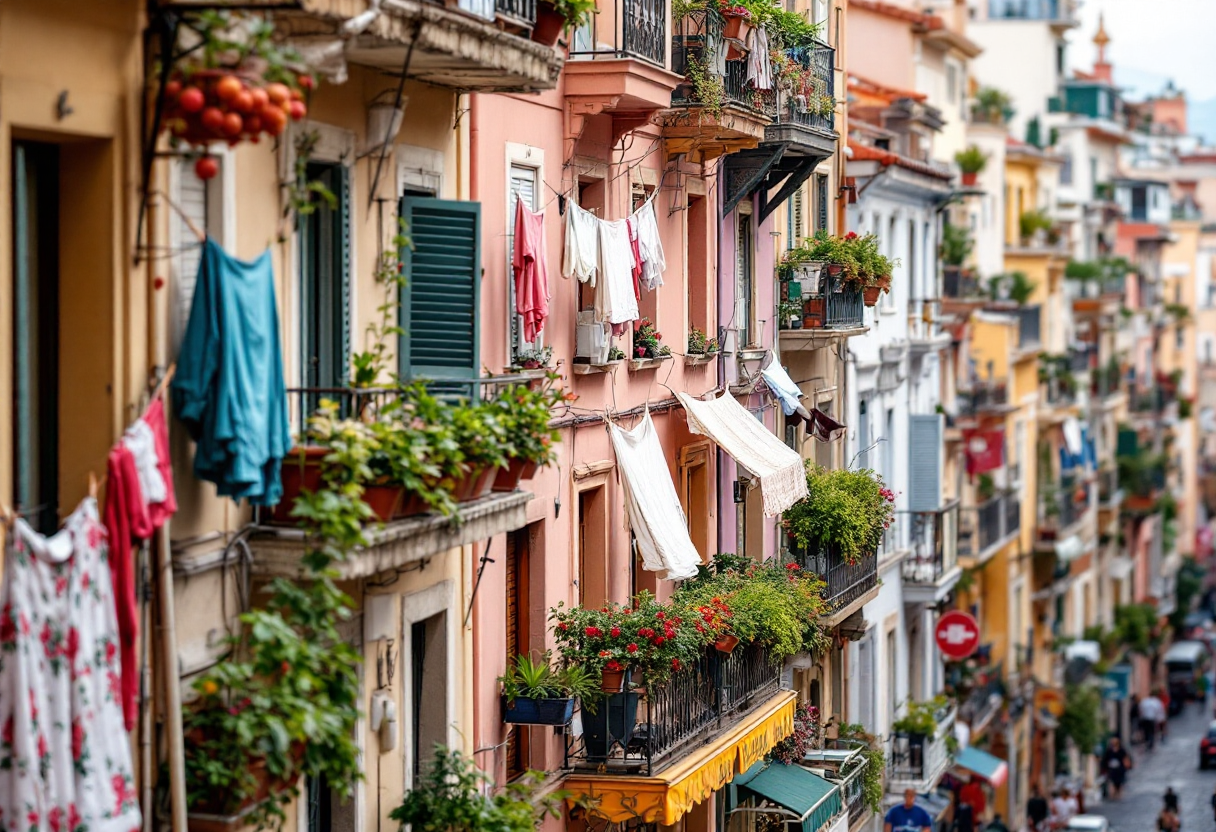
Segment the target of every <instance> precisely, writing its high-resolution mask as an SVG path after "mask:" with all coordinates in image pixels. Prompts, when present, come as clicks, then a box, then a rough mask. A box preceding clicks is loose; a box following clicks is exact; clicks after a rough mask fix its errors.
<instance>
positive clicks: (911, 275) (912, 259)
mask: <svg viewBox="0 0 1216 832" xmlns="http://www.w3.org/2000/svg"><path fill="white" fill-rule="evenodd" d="M907 263H908V293H909V294H910V295H911V296H912V297H916V296H917V295H918V292H917V286H918V281H919V280H920V264H919V263H917V262H916V220H908V259H907ZM885 294H886V295H888V296H890V294H891V293H890V292H886V293H885Z"/></svg>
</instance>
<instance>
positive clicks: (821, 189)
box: [815, 173, 828, 231]
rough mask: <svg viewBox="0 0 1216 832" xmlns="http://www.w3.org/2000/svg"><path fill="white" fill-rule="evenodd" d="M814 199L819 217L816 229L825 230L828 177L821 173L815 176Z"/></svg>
mask: <svg viewBox="0 0 1216 832" xmlns="http://www.w3.org/2000/svg"><path fill="white" fill-rule="evenodd" d="M815 191H816V197H815V201H816V202H817V203H818V208H819V217H818V221H817V223H816V226H815V230H816V231H827V228H828V178H827V177H826V176H824V175H823V174H822V173H820V174H817V175H816V176H815Z"/></svg>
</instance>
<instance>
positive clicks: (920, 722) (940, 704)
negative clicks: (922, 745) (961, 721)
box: [891, 696, 950, 737]
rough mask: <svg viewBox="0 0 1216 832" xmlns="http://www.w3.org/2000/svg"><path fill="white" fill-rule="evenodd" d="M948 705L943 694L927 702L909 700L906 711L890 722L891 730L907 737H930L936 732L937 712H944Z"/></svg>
mask: <svg viewBox="0 0 1216 832" xmlns="http://www.w3.org/2000/svg"><path fill="white" fill-rule="evenodd" d="M949 706H950V703H949V701H948V700H947V699H946V697H945V696H938V697H935V698H933V699H930V700H929V701H927V702H909V703H908V710H907V713H905V714H904V715H903V716H901V717H900V718H899V719H897V720H895V722H894V723H892V725H891V730H892V731H894V732H895V733H897V734H907V735H908V736H909V737H931V736H933V735H934V734H936V733H937V718H938V714H941V713H945V712H946V709H947V708H948V707H949Z"/></svg>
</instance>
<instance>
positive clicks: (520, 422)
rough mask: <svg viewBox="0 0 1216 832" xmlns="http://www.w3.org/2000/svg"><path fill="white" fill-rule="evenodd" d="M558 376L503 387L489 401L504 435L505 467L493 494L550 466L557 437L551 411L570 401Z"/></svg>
mask: <svg viewBox="0 0 1216 832" xmlns="http://www.w3.org/2000/svg"><path fill="white" fill-rule="evenodd" d="M560 379H561V376H559V375H557V374H556V373H549V374H548V375H546V376H545V378H544V379H543V381H542V383H541V384H539V385H537V386H531V385H523V384H520V385H514V386H511V387H504V388H502V389H501V390H499V391H498V394H497V395H496V396H495V397H494V398H493V399H492V400H491V402H490V407H491V408H492V409H494V412H495V413H496V414H497V416H498V421H499V423H500V425H501V426H502V428H503V430H504V432H505V443H506V444H505V446H504V451H505V452H506V456H507V464H506V466H505V467H504V468H500V469H499V472H498V475H497V477H496V478H495V480H494V486H493V488H494V490H495V491H514V490H515V489H516V488H517V487H518V486H519V483H520V480H526V479H531V478H532V477H533V475H535V474H536V470H537V469H538V468H540V467H542V466H546V465H548V464H549V463H551V462H552V461H553V460H554V458H555V455H556V453H557V452H556V447H555V446H556V445H557V442H558V441H559V439H560V434H559V433H558V432H557V430H555V429H554V428H551V427H550V426H549V420H550V419H552V418H553V408H555V407H557V406H558V405H560V404H562V403H563V402H565V401H571V400H573V398H574V396H573V394H564V393H563V392H562V391H561V389H560V388H559V387H558V386H557V382H558V381H559V380H560Z"/></svg>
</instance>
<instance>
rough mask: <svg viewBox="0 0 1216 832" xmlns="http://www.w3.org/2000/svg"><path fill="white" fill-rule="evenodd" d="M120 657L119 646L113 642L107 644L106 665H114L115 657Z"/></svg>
mask: <svg viewBox="0 0 1216 832" xmlns="http://www.w3.org/2000/svg"><path fill="white" fill-rule="evenodd" d="M117 655H118V645H117V644H115V643H114V642H112V641H107V642H106V664H114V657H115V656H117Z"/></svg>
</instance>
